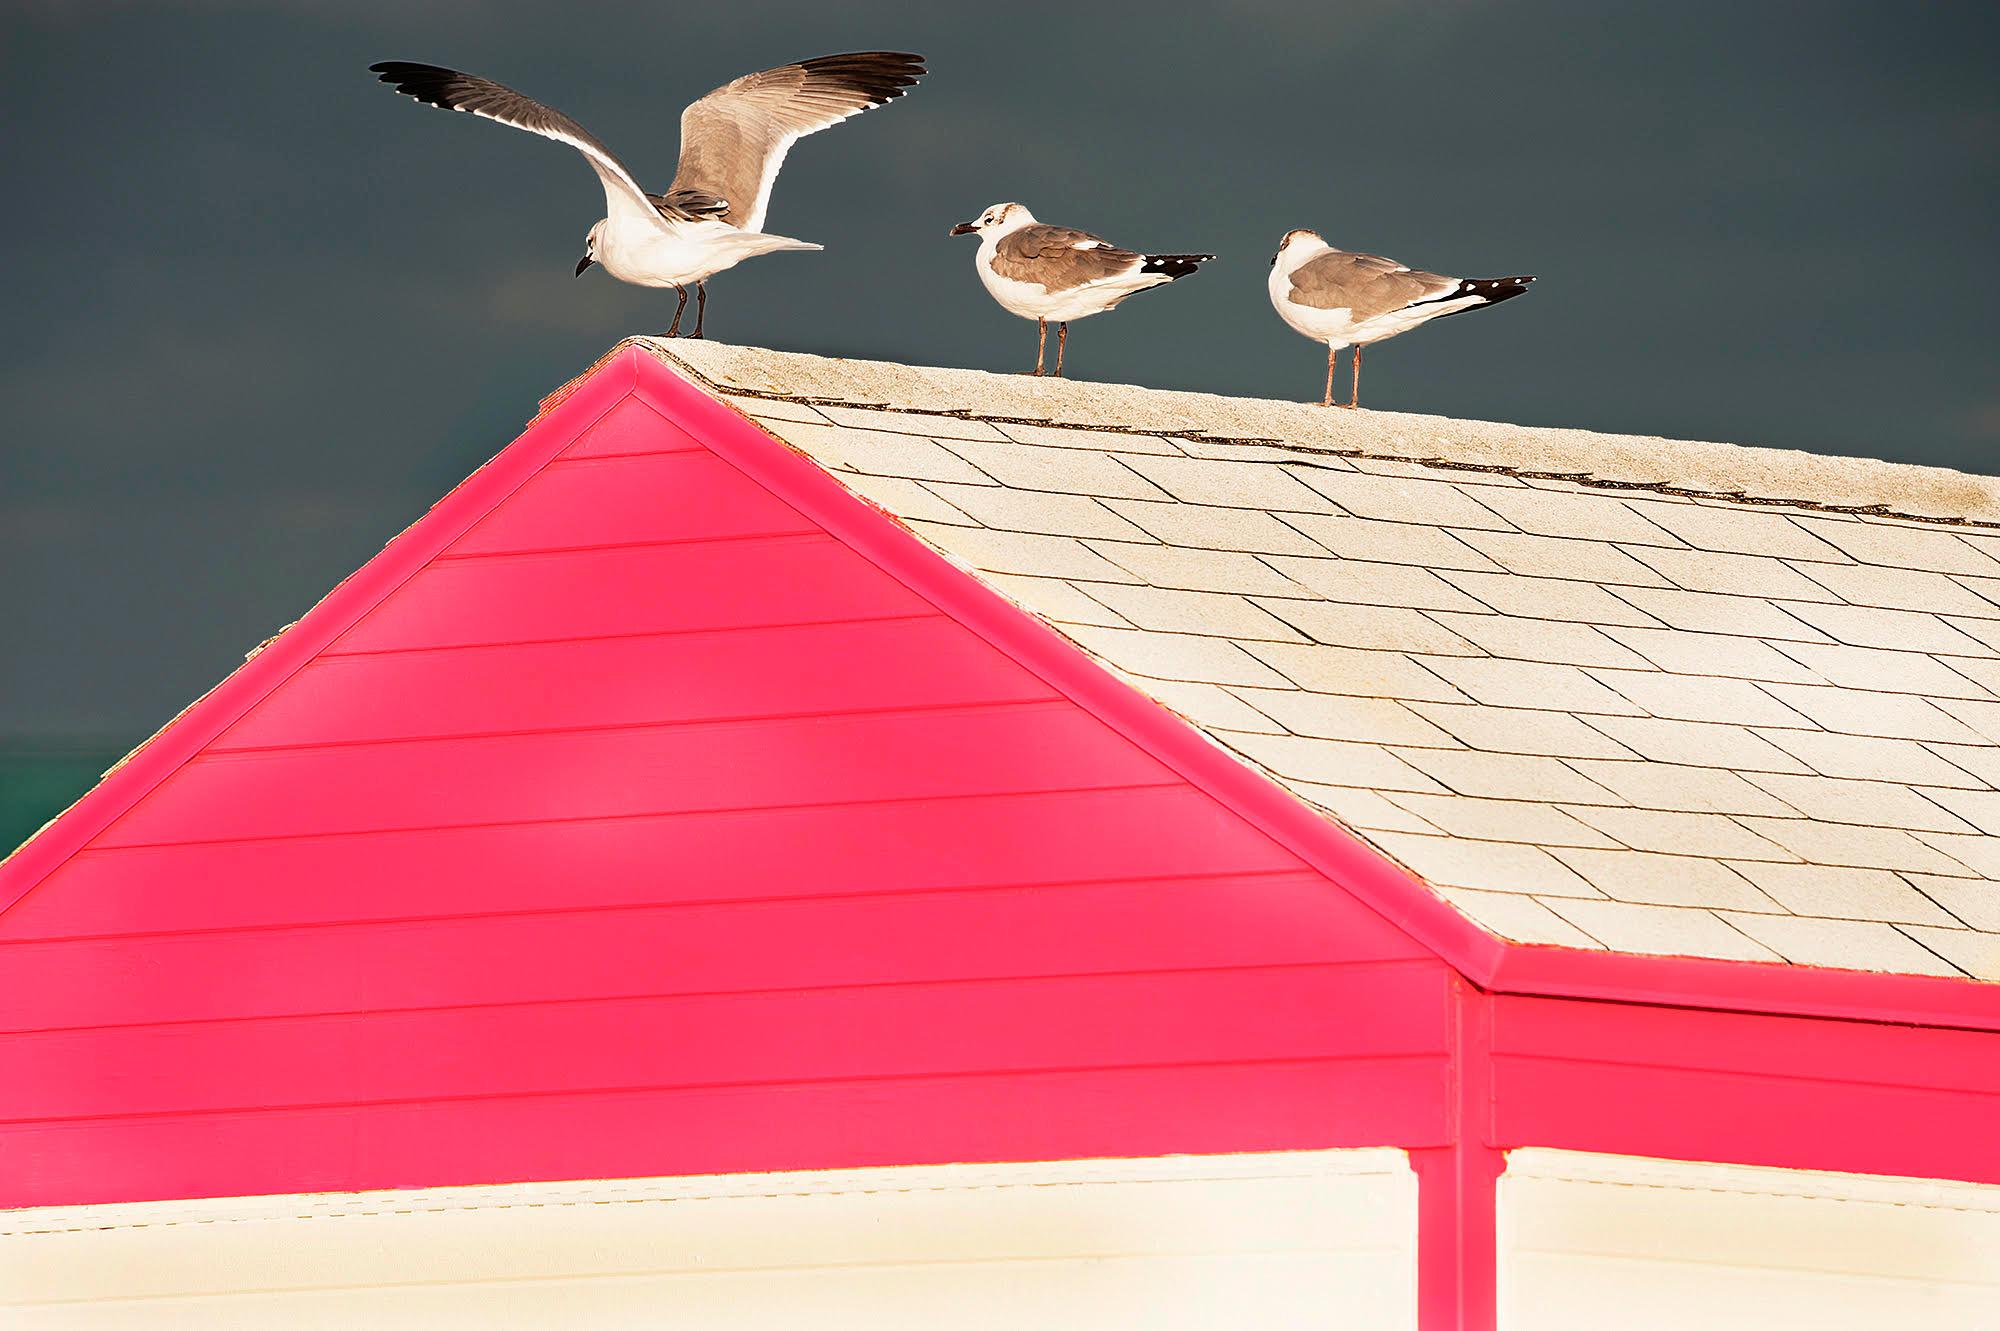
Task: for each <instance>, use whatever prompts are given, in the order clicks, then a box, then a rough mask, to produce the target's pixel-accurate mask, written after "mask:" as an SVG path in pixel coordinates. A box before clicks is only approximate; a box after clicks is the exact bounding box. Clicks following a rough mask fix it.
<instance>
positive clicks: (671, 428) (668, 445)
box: [561, 395, 701, 458]
mask: <svg viewBox="0 0 2000 1331" xmlns="http://www.w3.org/2000/svg"><path fill="white" fill-rule="evenodd" d="M700 447H701V444H700V443H699V442H698V441H697V440H696V439H695V437H694V436H693V435H691V434H689V433H688V432H687V431H686V430H683V429H681V427H680V426H678V425H676V424H674V423H673V422H672V421H670V420H668V419H667V418H666V417H665V416H662V415H661V414H660V413H659V412H657V411H655V410H653V408H651V407H650V406H648V405H646V403H645V402H644V401H643V400H642V399H640V398H639V397H637V396H636V395H634V396H628V397H626V398H625V399H624V400H623V401H621V402H619V404H618V405H617V406H615V407H613V408H612V409H611V410H610V411H608V412H606V413H605V414H604V415H603V417H601V418H600V419H599V420H598V421H597V423H596V424H595V425H592V426H591V427H590V428H589V429H588V430H585V431H584V432H583V433H582V434H581V435H580V436H578V438H577V440H576V442H575V443H572V444H571V445H570V446H569V447H568V448H566V449H564V450H563V452H562V454H561V456H562V457H564V458H588V457H608V456H613V455H617V454H625V453H675V452H681V451H683V450H687V449H698V448H700Z"/></svg>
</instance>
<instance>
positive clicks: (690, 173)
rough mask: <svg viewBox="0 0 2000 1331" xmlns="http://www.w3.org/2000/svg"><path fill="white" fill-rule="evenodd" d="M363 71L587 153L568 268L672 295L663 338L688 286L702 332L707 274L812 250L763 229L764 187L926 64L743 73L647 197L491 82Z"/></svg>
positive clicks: (720, 94) (888, 54)
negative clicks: (588, 221) (794, 157)
mask: <svg viewBox="0 0 2000 1331" xmlns="http://www.w3.org/2000/svg"><path fill="white" fill-rule="evenodd" d="M369 69H370V71H371V72H373V73H375V74H379V75H380V76H381V78H382V82H384V83H387V84H389V85H391V86H392V87H394V88H395V90H396V91H397V92H400V93H403V94H406V95H407V96H410V97H413V98H415V99H416V100H418V101H420V102H423V103H426V104H427V105H430V106H436V107H442V108H444V109H445V110H448V111H469V112H471V113H472V114H473V115H476V116H484V117H485V118H486V119H488V120H497V121H499V122H500V123H501V124H503V125H511V126H513V127H514V128H515V129H524V130H526V131H528V132H529V133H530V134H539V135H541V136H542V137H543V138H545V139H554V140H556V142H558V143H567V144H568V145H570V147H572V148H575V149H576V150H577V151H578V152H581V153H582V154H583V155H584V158H585V160H586V161H588V162H589V163H590V169H591V170H593V171H595V172H596V173H597V178H598V179H599V180H600V181H602V182H603V183H604V217H603V219H602V220H601V221H599V222H598V223H597V224H596V225H595V226H593V227H591V228H590V236H589V238H588V239H587V240H586V241H585V242H584V244H585V248H584V253H583V258H582V259H580V260H578V262H577V265H576V274H577V276H579V277H581V276H582V275H583V270H584V269H586V268H588V267H590V266H591V265H592V264H593V263H596V264H602V265H603V266H604V271H605V272H607V273H609V274H611V276H613V277H615V278H617V279H618V280H619V281H621V282H631V283H633V284H635V285H637V286H643V287H673V288H674V289H675V290H676V291H678V292H679V293H680V304H679V305H678V306H677V307H676V308H675V310H674V322H673V327H671V328H670V329H668V330H667V335H668V336H669V337H676V336H679V334H680V326H681V316H682V314H684V313H685V312H686V310H687V298H688V293H687V289H688V287H689V286H690V285H692V286H693V287H694V291H695V321H694V331H693V333H692V336H694V337H700V336H701V330H702V317H703V315H704V314H705V313H706V308H707V304H708V289H707V286H706V283H707V280H708V279H709V278H711V277H713V276H714V275H715V274H717V273H719V272H721V271H723V270H724V269H726V268H733V267H735V266H736V265H737V264H739V263H741V262H742V261H743V260H745V259H748V258H751V257H752V256H754V255H758V254H769V253H771V252H773V251H775V250H816V249H819V248H820V246H818V245H813V244H809V243H808V242H806V241H803V240H793V239H792V238H791V237H789V236H775V235H769V234H767V233H766V232H765V231H764V229H763V227H764V211H765V209H766V207H767V206H768V205H769V204H770V201H771V183H772V182H773V181H774V180H776V179H777V176H778V168H779V167H780V166H782V165H784V161H785V154H786V153H788V152H790V151H791V147H792V145H793V144H794V143H796V142H797V141H798V140H800V139H802V138H804V137H805V136H806V135H808V134H813V133H817V132H818V131H820V130H822V129H825V128H827V127H828V126H830V125H836V124H838V123H840V122H841V121H843V120H845V119H847V118H848V117H849V116H854V115H859V114H860V113H861V112H863V111H866V110H869V109H870V108H872V107H877V106H880V105H882V104H883V103H884V102H887V101H890V100H892V99H894V98H897V97H900V96H902V95H903V92H904V90H906V89H908V88H910V87H913V86H915V84H916V82H917V79H918V78H919V77H921V76H922V75H923V74H925V73H927V72H928V71H927V70H926V69H925V68H924V64H923V57H922V56H917V55H910V54H907V53H905V52H900V51H858V52H854V53H852V54H849V55H826V56H820V57H818V58H817V59H813V60H801V61H800V62H799V63H798V64H795V65H781V66H779V67H778V68H776V69H767V70H764V71H762V72H761V73H757V74H746V75H744V76H743V77H742V78H740V79H736V80H735V81H733V82H730V83H725V84H723V85H722V86H721V87H720V88H717V89H716V90H715V91H714V92H712V93H710V94H708V96H706V97H703V98H702V99H701V100H700V101H698V102H695V103H693V104H692V105H690V106H689V107H688V108H687V109H686V110H685V111H683V112H681V158H680V169H679V170H678V171H677V172H676V173H675V175H674V180H673V184H671V185H669V186H668V187H667V192H666V193H664V194H648V193H647V192H646V191H645V190H644V189H642V188H640V185H639V182H638V180H637V179H636V178H635V177H634V176H633V174H632V172H631V171H629V170H628V169H627V168H626V167H625V164H624V163H622V162H620V161H619V160H618V158H617V157H616V156H614V155H613V154H612V152H611V150H610V149H609V148H607V147H605V146H604V144H603V143H601V142H600V141H599V140H598V139H597V138H596V137H595V136H593V135H592V134H591V133H590V131H589V130H587V129H585V128H584V127H583V126H582V125H579V124H578V123H577V122H576V121H574V120H572V119H570V118H569V117H568V116H566V115H564V114H563V113H562V112H560V111H558V110H556V109H554V108H553V107H548V106H543V105H542V104H541V103H540V102H537V101H535V100H533V99H532V98H528V97H524V96H522V95H521V94H520V93H518V92H515V91H514V90H513V89H512V88H508V87H504V86H502V85H501V84H498V83H495V82H493V81H492V80H490V79H483V78H480V77H478V76H477V75H473V74H461V73H459V72H458V71H457V70H451V69H441V68H439V67H438V66H436V65H419V64H411V63H409V62H407V61H401V60H388V61H384V62H382V63H381V64H378V65H370V66H369Z"/></svg>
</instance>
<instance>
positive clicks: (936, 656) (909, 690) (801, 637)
mask: <svg viewBox="0 0 2000 1331" xmlns="http://www.w3.org/2000/svg"><path fill="white" fill-rule="evenodd" d="M801 663H810V668H806V669H801V668H799V667H800V665H801ZM1053 696H1055V695H1054V693H1053V691H1052V690H1051V689H1050V688H1049V686H1048V685H1047V684H1044V683H1043V682H1042V681H1041V680H1039V679H1037V678H1036V677H1035V676H1033V675H1031V674H1029V673H1028V672H1027V671H1026V670H1023V669H1022V668H1021V667H1020V666H1018V665H1016V664H1015V663H1014V662H1013V661H1011V660H1009V659H1008V658H1007V657H1005V656H1003V655H1001V654H1000V653H999V652H996V651H994V650H993V649H992V648H991V647H989V646H988V645H986V644H985V643H984V642H981V641H980V640H979V639H978V638H975V637H973V636H972V635H971V634H969V633H967V632H966V631H965V630H964V629H963V628H960V627H959V626H958V625H957V624H954V623H952V622H951V621H950V620H948V619H944V618H943V617H941V616H940V617H934V618H930V619H908V620H877V621H873V622H869V623H861V624H811V625H800V626H794V627H787V628H772V629H744V630H736V631H731V632H727V633H694V634H671V635H667V636H664V637H651V638H598V639H588V640H585V641H582V642H560V643H532V644H516V645H509V646H497V647H466V648H454V649H450V650H445V651H436V652H390V653H382V654H373V655H367V656H340V657H331V658H326V659H323V660H320V661H316V662H314V663H313V664H312V665H309V666H307V667H306V668H305V669H304V670H301V671H300V672H299V673H298V674H297V675H295V676H293V677H292V678H291V679H290V680H287V681H286V682H285V683H284V685H282V686H281V687H280V688H279V689H278V690H277V691H276V692H274V693H273V694H272V695H271V696H270V697H269V698H266V699H265V700H264V701H263V702H262V703H260V704H259V705H258V706H257V707H256V708H255V709H254V710H252V711H251V712H250V714H249V715H248V716H246V717H244V718H243V719H242V720H241V721H239V722H237V723H236V725H234V726H233V727H231V728H230V729H229V730H228V731H227V732H226V733H225V734H223V736H222V737H221V738H220V739H219V740H218V741H217V742H216V744H215V745H214V746H212V747H211V749H210V752H218V751H224V750H229V749H237V748H266V747H277V746H282V745H293V744H334V743H352V742H355V741H364V740H384V739H409V738H417V737H424V736H445V735H478V734H506V733H514V732H520V731H531V730H561V729H568V728H580V727H588V726H618V725H634V724H646V723H661V722H674V721H702V720H721V719H728V718H753V717H765V716H768V717H782V716H801V715H809V714H818V713H837V712H856V711H866V710H871V709H885V710H886V709H889V708H895V707H935V706H943V705H947V704H966V703H994V702H1021V701H1027V700H1030V699H1036V698H1052V697H1053Z"/></svg>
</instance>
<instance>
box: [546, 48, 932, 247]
mask: <svg viewBox="0 0 2000 1331" xmlns="http://www.w3.org/2000/svg"><path fill="white" fill-rule="evenodd" d="M928 72H929V71H927V70H926V69H925V68H924V63H923V57H922V56H918V55H910V54H908V53H907V52H902V51H856V52H853V53H852V54H848V55H823V56H820V57H818V58H817V59H813V60H802V61H800V62H799V63H798V64H796V65H782V66H780V67H779V68H777V69H766V70H763V71H761V72H759V73H756V74H745V75H744V76H743V77H742V78H740V79H736V80H734V81H733V82H730V83H725V84H723V85H722V86H721V87H720V88H717V89H716V90H715V91H714V92H712V93H710V94H708V96H706V97H704V98H702V99H701V100H700V101H698V102H695V103H693V104H692V105H691V106H689V107H688V109H687V110H685V111H683V112H681V161H680V169H679V170H678V171H677V172H676V173H675V175H674V183H673V185H672V186H671V187H670V188H669V189H668V191H667V194H666V198H667V199H668V200H670V201H678V200H680V199H682V198H689V199H696V198H707V199H721V200H724V201H725V202H727V204H728V205H729V207H728V211H727V212H726V213H724V214H723V215H722V218H723V220H724V221H726V222H728V223H729V224H730V225H732V226H736V227H741V228H742V229H743V230H745V231H761V230H762V229H763V226H764V211H765V209H766V208H767V207H768V206H769V204H770V201H771V182H772V181H774V180H776V179H777V177H778V168H779V167H780V166H782V165H783V164H784V161H785V154H786V153H788V152H790V151H791V147H792V145H793V144H794V143H796V142H798V140H800V139H802V138H804V137H805V136H806V135H808V134H812V133H816V132H817V131H819V130H822V129H825V128H827V127H828V126H829V125H837V124H839V123H840V122H841V121H843V120H845V119H847V118H848V117H849V116H854V115H859V114H861V113H862V112H863V111H866V110H868V109H869V108H871V107H876V106H880V105H882V104H883V103H884V102H887V101H891V100H893V99H894V98H897V97H901V96H902V95H903V91H904V90H905V89H906V88H910V87H913V86H915V84H916V82H917V79H918V78H920V77H921V76H922V75H924V74H926V73H928ZM538 132H539V131H538Z"/></svg>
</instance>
